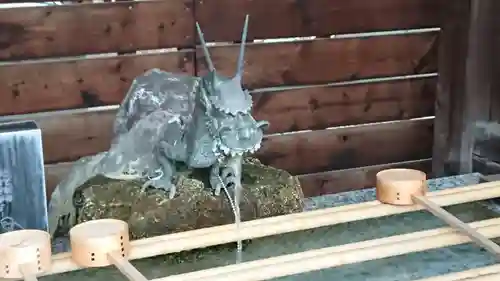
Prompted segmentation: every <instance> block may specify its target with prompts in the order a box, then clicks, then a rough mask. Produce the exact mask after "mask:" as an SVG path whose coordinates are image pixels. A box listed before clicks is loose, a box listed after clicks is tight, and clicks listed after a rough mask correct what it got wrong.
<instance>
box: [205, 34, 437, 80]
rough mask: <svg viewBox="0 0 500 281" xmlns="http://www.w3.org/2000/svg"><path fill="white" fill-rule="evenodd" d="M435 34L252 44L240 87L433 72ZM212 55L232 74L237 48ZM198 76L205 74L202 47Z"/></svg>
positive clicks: (218, 50)
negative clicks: (242, 83)
mask: <svg viewBox="0 0 500 281" xmlns="http://www.w3.org/2000/svg"><path fill="white" fill-rule="evenodd" d="M437 39H438V38H437V33H435V32H428V33H419V34H409V35H391V36H374V37H365V38H350V39H318V40H312V41H300V42H299V41H297V42H291V43H252V44H247V47H246V52H245V67H244V79H243V80H244V83H245V86H246V87H247V88H251V89H256V88H262V87H271V86H278V85H301V84H322V83H329V82H334V81H347V80H351V79H361V78H371V77H380V76H393V75H409V74H421V73H430V72H435V71H436V70H437V67H436V65H437V48H436V47H437V41H438V40H437ZM209 51H210V55H211V57H212V60H213V62H214V65H215V67H216V69H217V71H218V72H220V73H223V74H225V75H228V76H232V75H234V74H235V69H236V64H237V60H238V52H239V44H232V45H225V46H215V47H211V48H210V50H209ZM197 64H198V65H197V66H198V68H197V70H198V73H200V74H204V73H206V72H207V66H206V61H205V59H204V58H203V52H202V50H201V49H198V50H197Z"/></svg>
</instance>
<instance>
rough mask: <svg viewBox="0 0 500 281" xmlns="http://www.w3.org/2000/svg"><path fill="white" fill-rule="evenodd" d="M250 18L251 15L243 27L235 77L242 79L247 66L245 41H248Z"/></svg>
mask: <svg viewBox="0 0 500 281" xmlns="http://www.w3.org/2000/svg"><path fill="white" fill-rule="evenodd" d="M248 18H249V15H248V14H247V15H246V16H245V24H244V26H243V32H242V33H241V46H240V55H239V57H238V68H236V75H235V77H238V78H240V79H241V76H242V75H243V65H244V64H245V59H244V57H245V41H247V32H248Z"/></svg>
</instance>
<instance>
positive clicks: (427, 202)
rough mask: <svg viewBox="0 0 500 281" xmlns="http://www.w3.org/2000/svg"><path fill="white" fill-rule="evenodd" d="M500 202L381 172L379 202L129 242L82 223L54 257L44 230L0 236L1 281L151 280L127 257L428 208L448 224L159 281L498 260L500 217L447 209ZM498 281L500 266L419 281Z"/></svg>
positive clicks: (107, 222) (109, 228)
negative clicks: (460, 252) (452, 249)
mask: <svg viewBox="0 0 500 281" xmlns="http://www.w3.org/2000/svg"><path fill="white" fill-rule="evenodd" d="M497 197H500V181H498V182H488V183H482V184H477V185H471V186H466V187H461V188H454V189H449V190H443V191H438V192H429V193H428V192H427V185H426V175H425V173H423V172H420V171H416V170H410V169H390V170H385V171H381V172H379V173H378V174H377V199H378V200H376V201H372V202H366V203H360V204H353V205H347V206H341V207H334V208H328V209H321V210H315V211H308V212H303V213H297V214H291V215H284V216H278V217H272V218H265V219H258V220H253V221H247V222H243V223H241V224H240V228H239V229H236V227H235V225H232V224H230V225H223V226H216V227H210V228H204V229H198V230H193V231H187V232H182V233H175V234H168V235H163V236H157V237H153V238H147V239H140V240H135V241H130V240H129V235H128V233H129V232H128V226H127V224H126V223H125V222H123V221H120V220H114V219H104V220H95V221H90V222H86V223H82V224H79V225H77V226H75V227H73V228H72V229H71V230H70V240H71V248H72V251H71V252H70V253H64V254H57V255H52V254H51V250H50V249H51V243H50V236H49V234H48V233H46V232H43V231H39V230H18V231H13V232H9V233H5V234H2V235H0V278H6V279H24V280H36V278H37V276H42V275H48V274H57V273H61V272H67V271H72V270H77V269H81V268H87V267H103V266H109V265H114V266H115V267H117V269H118V270H119V271H120V272H122V273H123V274H124V275H125V276H126V277H127V278H128V279H129V280H133V281H145V280H147V279H146V277H144V275H142V274H141V273H140V272H139V271H138V270H137V269H136V268H135V267H134V266H133V265H132V264H130V262H129V260H133V259H141V258H147V257H152V256H157V255H163V254H168V253H174V252H179V251H185V250H191V249H196V248H202V247H207V246H214V245H218V244H224V243H229V242H234V241H237V240H238V239H242V240H244V239H254V238H259V237H265V236H271V235H277V234H283V233H288V232H293V231H299V230H306V229H312V228H318V227H323V226H328V225H334V224H339V223H345V222H350V221H357V220H364V219H370V218H377V217H382V216H388V215H394V214H402V213H407V212H412V211H418V210H427V211H429V212H430V213H432V214H434V215H435V216H436V217H438V218H440V219H442V220H443V221H444V222H446V223H447V224H448V225H450V227H444V228H437V229H432V230H426V231H419V232H413V233H408V234H403V235H396V236H389V237H384V238H380V239H373V240H367V241H362V242H357V243H350V244H344V245H340V246H335V247H327V248H322V249H317V250H310V251H304V252H300V253H296V254H290V255H283V256H277V257H272V258H267V259H261V260H256V261H251V262H244V263H240V264H234V265H228V266H222V267H215V268H210V269H206V270H200V271H195V272H190V273H185V274H178V275H173V276H167V277H163V278H157V279H153V280H155V281H181V280H182V281H194V280H200V281H201V280H203V281H223V280H227V281H229V280H231V281H232V280H239V281H259V280H268V279H272V278H277V277H282V276H288V275H293V274H299V273H304V272H310V271H315V270H321V269H326V268H331V267H337V266H341V265H345V264H353V263H358V262H363V261H368V260H375V259H381V258H386V257H391V256H399V255H404V254H408V253H413V252H421V251H426V250H430V249H435V248H441V247H448V246H453V245H458V244H464V243H468V242H471V241H472V242H474V243H476V244H477V245H478V246H480V247H483V248H484V249H486V250H488V251H489V252H490V253H492V254H494V255H495V256H497V257H498V256H499V254H500V248H499V246H498V245H497V244H495V243H494V242H492V241H491V240H490V239H491V238H494V237H500V218H495V219H489V220H483V221H476V222H473V223H470V224H465V223H464V222H462V221H460V220H459V219H458V218H456V217H455V216H453V215H452V214H450V213H448V212H447V211H445V210H444V209H443V208H442V207H443V206H449V205H455V204H461V203H467V202H473V201H479V200H485V199H491V198H497ZM424 280H425V281H458V280H463V281H465V280H467V281H471V280H474V281H493V280H495V281H497V280H500V265H492V266H488V267H483V268H478V269H472V270H468V271H462V272H457V273H451V274H447V275H441V276H437V277H432V278H427V279H421V280H420V281H424Z"/></svg>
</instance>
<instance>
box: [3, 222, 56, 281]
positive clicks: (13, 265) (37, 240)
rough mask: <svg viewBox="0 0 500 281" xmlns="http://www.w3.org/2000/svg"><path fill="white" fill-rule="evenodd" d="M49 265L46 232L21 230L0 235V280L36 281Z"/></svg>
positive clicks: (48, 243)
mask: <svg viewBox="0 0 500 281" xmlns="http://www.w3.org/2000/svg"><path fill="white" fill-rule="evenodd" d="M51 265H52V246H51V243H50V234H49V233H48V232H45V231H41V230H35V229H23V230H15V231H11V232H7V233H3V234H1V235H0V278H5V279H24V280H27V281H28V280H29V281H36V280H37V276H38V275H39V274H41V273H44V272H46V271H48V270H49V269H50V268H51Z"/></svg>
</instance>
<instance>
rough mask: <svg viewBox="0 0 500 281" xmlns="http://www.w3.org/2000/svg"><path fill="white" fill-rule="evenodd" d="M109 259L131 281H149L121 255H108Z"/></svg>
mask: <svg viewBox="0 0 500 281" xmlns="http://www.w3.org/2000/svg"><path fill="white" fill-rule="evenodd" d="M108 259H109V261H110V262H111V263H113V264H114V265H115V266H116V268H118V270H119V271H120V272H121V273H122V274H123V275H125V276H126V277H127V278H128V280H130V281H148V279H147V278H146V277H144V275H142V273H140V272H139V270H137V268H135V267H134V266H133V265H132V264H131V263H130V262H129V261H128V260H127V259H125V258H124V257H122V255H121V253H118V252H111V253H108Z"/></svg>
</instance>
